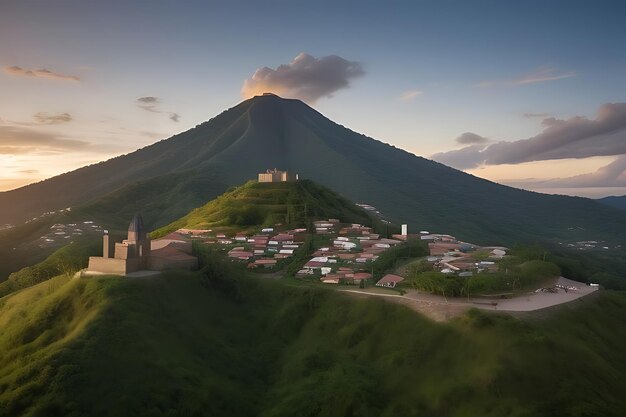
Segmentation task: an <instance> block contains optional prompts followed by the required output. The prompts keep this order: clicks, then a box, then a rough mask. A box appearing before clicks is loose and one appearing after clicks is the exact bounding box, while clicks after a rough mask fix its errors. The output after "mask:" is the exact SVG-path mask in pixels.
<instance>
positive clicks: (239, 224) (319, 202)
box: [152, 180, 373, 237]
mask: <svg viewBox="0 0 626 417" xmlns="http://www.w3.org/2000/svg"><path fill="white" fill-rule="evenodd" d="M328 218H338V219H341V220H342V221H343V222H354V223H362V224H368V225H371V224H372V223H373V220H372V219H371V218H370V216H369V215H368V214H367V213H366V212H365V211H364V210H362V209H360V208H359V207H357V206H356V205H354V204H353V203H351V202H349V201H348V200H346V199H344V198H343V197H341V196H339V195H338V194H336V193H334V192H332V191H330V190H329V189H328V188H325V187H322V186H320V185H317V184H314V183H313V182H312V181H308V180H302V181H297V182H285V183H258V182H256V181H249V182H247V183H246V184H244V185H242V186H240V187H237V188H234V189H232V190H230V191H228V192H226V193H224V194H223V195H221V196H219V197H218V198H216V199H215V200H211V201H210V202H208V203H207V204H205V205H204V206H202V207H199V208H197V209H194V210H192V211H191V212H190V213H189V214H187V215H186V216H184V217H182V218H180V219H178V220H176V221H174V222H172V223H170V224H169V225H167V226H164V227H162V228H160V229H158V230H156V231H154V232H153V233H152V236H153V237H160V236H164V235H166V234H167V233H170V232H172V231H174V230H177V229H180V228H183V227H184V228H195V229H207V230H208V229H211V230H214V231H221V232H231V233H232V232H235V231H242V230H243V231H246V230H256V229H258V228H259V227H261V226H269V227H273V226H274V225H276V224H282V225H284V226H290V227H308V226H309V224H310V222H311V221H313V220H320V219H328Z"/></svg>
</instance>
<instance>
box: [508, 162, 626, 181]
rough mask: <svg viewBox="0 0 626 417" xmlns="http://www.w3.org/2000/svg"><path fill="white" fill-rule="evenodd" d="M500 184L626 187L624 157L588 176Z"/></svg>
mask: <svg viewBox="0 0 626 417" xmlns="http://www.w3.org/2000/svg"><path fill="white" fill-rule="evenodd" d="M502 182H504V183H507V184H509V185H513V186H519V187H524V188H537V189H542V188H593V187H626V155H620V156H618V157H617V159H615V160H614V161H613V162H611V163H610V164H608V165H605V166H603V167H601V168H599V169H598V170H597V171H595V172H592V173H588V174H581V175H575V176H572V177H566V178H553V179H549V180H536V179H526V180H510V181H502Z"/></svg>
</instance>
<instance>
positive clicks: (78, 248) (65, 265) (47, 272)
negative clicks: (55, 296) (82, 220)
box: [0, 239, 102, 297]
mask: <svg viewBox="0 0 626 417" xmlns="http://www.w3.org/2000/svg"><path fill="white" fill-rule="evenodd" d="M101 255H102V241H101V240H100V239H81V240H79V241H76V242H74V243H72V244H69V245H67V246H64V247H62V248H61V249H58V250H57V251H55V252H54V253H53V254H52V255H50V256H49V257H47V258H46V259H45V260H43V261H41V262H39V263H36V264H34V265H32V266H27V267H25V268H22V269H20V270H19V271H17V272H14V273H12V274H11V275H9V278H8V279H7V280H6V281H4V282H0V297H4V296H5V295H7V294H10V293H13V292H15V291H18V290H20V289H23V288H28V287H32V286H33V285H36V284H39V283H40V282H43V281H47V280H48V279H50V278H52V277H55V276H57V275H65V276H67V277H71V276H72V275H74V273H75V272H77V271H79V270H80V269H82V268H86V267H87V263H88V260H89V256H101Z"/></svg>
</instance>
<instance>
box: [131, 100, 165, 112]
mask: <svg viewBox="0 0 626 417" xmlns="http://www.w3.org/2000/svg"><path fill="white" fill-rule="evenodd" d="M136 103H137V107H139V108H140V109H144V110H147V111H149V112H153V113H161V112H160V111H159V110H157V106H158V105H159V104H160V102H159V98H158V97H152V96H147V97H139V98H138V99H137V100H136Z"/></svg>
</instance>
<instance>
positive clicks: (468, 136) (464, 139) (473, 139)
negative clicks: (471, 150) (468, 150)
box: [456, 132, 489, 145]
mask: <svg viewBox="0 0 626 417" xmlns="http://www.w3.org/2000/svg"><path fill="white" fill-rule="evenodd" d="M486 142H489V139H487V138H485V137H483V136H480V135H477V134H476V133H472V132H465V133H463V134H462V135H461V136H459V137H458V138H456V143H460V144H462V145H470V144H477V143H486Z"/></svg>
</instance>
